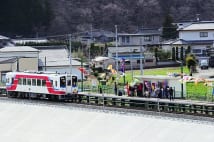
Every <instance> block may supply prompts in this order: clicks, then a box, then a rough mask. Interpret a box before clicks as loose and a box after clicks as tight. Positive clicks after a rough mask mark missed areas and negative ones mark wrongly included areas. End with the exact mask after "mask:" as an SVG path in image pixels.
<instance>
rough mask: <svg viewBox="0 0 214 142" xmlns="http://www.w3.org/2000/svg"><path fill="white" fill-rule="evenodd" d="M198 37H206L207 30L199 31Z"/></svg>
mask: <svg viewBox="0 0 214 142" xmlns="http://www.w3.org/2000/svg"><path fill="white" fill-rule="evenodd" d="M200 37H208V32H200Z"/></svg>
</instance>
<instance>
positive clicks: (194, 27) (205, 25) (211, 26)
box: [180, 22, 214, 31]
mask: <svg viewBox="0 0 214 142" xmlns="http://www.w3.org/2000/svg"><path fill="white" fill-rule="evenodd" d="M199 30H214V22H199V23H192V24H190V25H189V26H186V27H184V28H182V29H180V31H199Z"/></svg>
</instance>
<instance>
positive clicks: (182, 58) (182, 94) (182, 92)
mask: <svg viewBox="0 0 214 142" xmlns="http://www.w3.org/2000/svg"><path fill="white" fill-rule="evenodd" d="M183 50H184V48H183V46H181V54H180V56H181V57H180V59H181V79H182V80H181V98H184V84H183V83H184V82H183V72H184V71H183V60H184V57H183Z"/></svg>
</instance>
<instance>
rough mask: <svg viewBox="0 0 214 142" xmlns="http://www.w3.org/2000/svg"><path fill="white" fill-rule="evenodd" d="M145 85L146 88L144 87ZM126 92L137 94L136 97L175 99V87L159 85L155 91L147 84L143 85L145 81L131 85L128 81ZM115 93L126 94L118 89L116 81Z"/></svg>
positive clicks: (130, 94) (125, 87) (127, 93)
mask: <svg viewBox="0 0 214 142" xmlns="http://www.w3.org/2000/svg"><path fill="white" fill-rule="evenodd" d="M143 87H144V88H143ZM124 92H125V94H126V95H127V96H130V97H131V96H136V97H156V98H169V99H170V100H173V99H174V89H173V88H172V87H169V86H166V87H165V88H163V87H157V88H155V89H154V90H153V91H151V90H149V89H148V88H147V87H146V86H143V83H138V84H136V85H134V86H130V85H129V84H128V83H126V85H125V86H124ZM114 93H115V95H119V96H121V95H122V94H124V93H123V92H121V90H118V87H117V83H116V82H115V83H114Z"/></svg>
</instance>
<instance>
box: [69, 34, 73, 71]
mask: <svg viewBox="0 0 214 142" xmlns="http://www.w3.org/2000/svg"><path fill="white" fill-rule="evenodd" d="M68 36H69V53H70V54H69V59H70V73H71V74H72V54H71V34H69V35H68Z"/></svg>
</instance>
